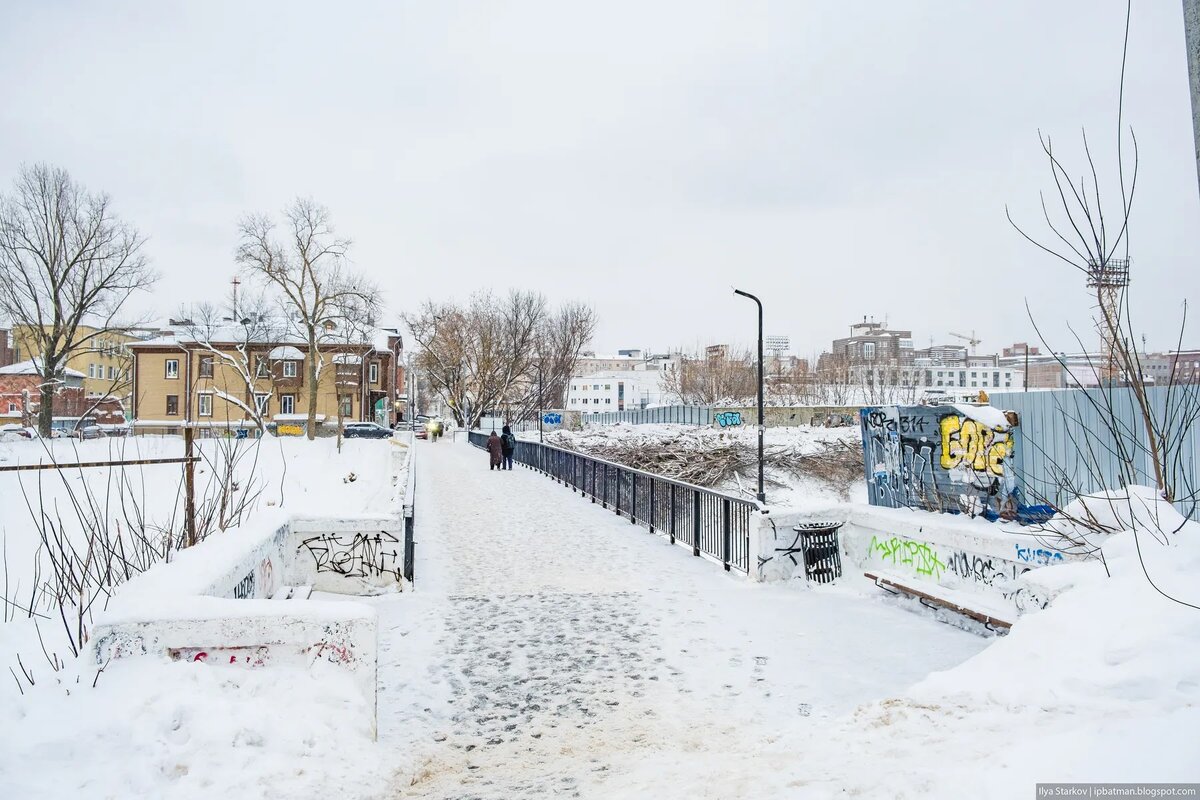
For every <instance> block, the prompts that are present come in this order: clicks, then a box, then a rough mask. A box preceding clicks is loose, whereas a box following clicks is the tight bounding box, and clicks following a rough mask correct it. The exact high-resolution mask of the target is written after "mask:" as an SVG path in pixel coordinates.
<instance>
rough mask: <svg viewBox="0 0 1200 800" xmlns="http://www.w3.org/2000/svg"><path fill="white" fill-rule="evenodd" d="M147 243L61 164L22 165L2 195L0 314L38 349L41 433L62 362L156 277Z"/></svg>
mask: <svg viewBox="0 0 1200 800" xmlns="http://www.w3.org/2000/svg"><path fill="white" fill-rule="evenodd" d="M144 243H145V239H144V238H143V237H142V236H141V234H139V233H138V231H137V230H136V229H135V228H133V227H132V226H131V225H129V224H127V223H125V222H123V221H121V220H120V218H118V217H117V216H116V215H115V214H114V213H113V211H112V209H111V207H110V201H109V198H108V196H107V195H104V194H93V193H91V192H88V191H87V190H86V189H85V188H84V187H83V186H81V185H79V184H78V183H76V182H75V181H74V180H73V179H72V178H71V176H70V175H69V174H68V173H67V171H66V170H64V169H60V168H57V167H51V166H49V165H46V164H37V165H34V166H27V167H23V168H22V169H21V171H20V173H19V174H18V175H17V179H16V181H15V182H14V186H13V192H12V194H10V195H6V196H4V197H2V198H0V316H4V317H7V318H8V319H9V320H10V321H11V322H12V323H13V324H14V325H19V326H23V328H24V329H25V330H26V331H27V332H28V336H29V341H31V342H32V343H33V345H34V346H35V347H36V349H37V352H38V355H37V357H36V358H35V359H34V360H35V363H36V365H37V369H38V372H39V374H40V375H41V378H42V382H41V386H40V394H41V403H40V406H39V409H38V431H39V432H40V433H41V435H42V436H49V435H50V423H51V420H52V419H53V417H54V394H55V391H56V389H57V388H58V387H59V386H60V384H61V382H62V379H61V376H62V372H63V369H64V368H65V366H66V362H67V360H68V359H69V358H70V357H71V356H72V355H74V354H75V353H78V352H80V351H82V350H84V349H85V348H87V347H88V346H89V344H90V343H91V342H92V340H94V339H96V338H98V337H103V336H104V335H105V334H107V333H109V332H111V331H113V330H119V329H120V328H122V327H125V326H122V325H119V324H117V322H116V317H117V315H118V314H119V313H120V312H121V309H122V307H123V306H124V305H125V303H126V301H127V300H128V299H129V297H130V296H131V295H132V294H133V293H134V292H136V291H138V290H140V289H149V288H150V287H151V286H153V284H154V282H155V281H156V280H157V278H158V276H157V275H156V274H155V272H154V271H153V270H151V269H150V267H149V263H148V261H147V259H146V256H145V255H144V254H143V252H142V250H143V245H144Z"/></svg>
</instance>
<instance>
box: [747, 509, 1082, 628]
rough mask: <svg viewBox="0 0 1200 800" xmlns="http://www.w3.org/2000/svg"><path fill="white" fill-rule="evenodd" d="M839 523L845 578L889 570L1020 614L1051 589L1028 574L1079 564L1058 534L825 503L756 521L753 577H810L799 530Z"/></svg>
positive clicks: (943, 516)
mask: <svg viewBox="0 0 1200 800" xmlns="http://www.w3.org/2000/svg"><path fill="white" fill-rule="evenodd" d="M814 520H828V521H835V522H840V523H841V524H842V525H841V528H840V530H839V545H840V548H841V554H842V570H843V574H844V575H849V574H850V573H857V574H859V575H861V574H862V573H863V572H865V571H873V572H879V571H884V572H888V573H891V574H894V575H897V576H900V577H902V578H906V579H910V580H916V581H920V582H923V583H927V584H931V585H934V586H942V587H945V588H947V589H955V590H965V591H970V592H975V593H977V594H979V595H980V596H982V597H986V598H988V599H989V600H991V601H994V602H998V603H1004V604H1007V605H1008V606H1009V607H1011V608H1012V609H1013V610H1014V611H1015V612H1017V613H1024V612H1028V611H1032V610H1037V609H1041V608H1044V607H1045V606H1046V605H1047V604H1048V603H1049V602H1050V601H1051V600H1052V599H1053V597H1052V594H1051V593H1050V592H1048V591H1047V590H1046V588H1045V587H1044V586H1043V585H1042V584H1041V583H1039V582H1038V581H1037V580H1036V576H1035V575H1029V574H1028V573H1031V572H1033V571H1034V570H1036V569H1038V568H1039V567H1044V566H1052V565H1056V564H1064V563H1067V562H1069V561H1078V560H1080V559H1081V556H1078V555H1074V554H1072V553H1071V552H1070V548H1069V547H1068V546H1067V543H1066V542H1065V541H1062V540H1061V539H1059V538H1058V537H1057V535H1056V534H1053V533H1044V534H1039V535H1037V536H1034V535H1031V534H1030V531H1029V529H1028V528H1022V527H1020V526H1018V525H1016V524H996V523H989V522H985V521H983V520H980V519H971V518H969V517H967V516H964V515H954V514H935V513H930V512H925V511H918V510H913V509H890V508H880V507H877V506H869V505H864V504H830V505H829V506H828V507H826V508H812V509H805V510H803V511H800V510H788V509H778V510H776V509H773V510H772V511H771V513H769V514H764V515H759V516H758V517H757V518H756V522H757V524H756V526H755V530H754V531H752V533H751V548H752V550H753V551H754V552H755V555H756V557H757V561H756V569H755V570H753V572H752V575H751V577H752V578H753V579H754V580H759V581H785V580H791V579H793V578H803V577H804V563H803V556H802V554H801V550H800V544H801V543H800V539H799V534H798V533H796V532H795V531H793V530H792V528H793V526H795V525H797V524H799V523H802V522H812V521H814Z"/></svg>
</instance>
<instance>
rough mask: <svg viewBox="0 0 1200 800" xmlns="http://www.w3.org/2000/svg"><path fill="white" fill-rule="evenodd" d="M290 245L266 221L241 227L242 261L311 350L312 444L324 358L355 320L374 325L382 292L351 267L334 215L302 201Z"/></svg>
mask: <svg viewBox="0 0 1200 800" xmlns="http://www.w3.org/2000/svg"><path fill="white" fill-rule="evenodd" d="M283 216H284V220H285V241H283V242H281V241H279V240H278V239H277V238H276V236H275V223H274V222H272V221H271V219H270V218H269V217H267V216H264V215H252V216H248V217H245V218H244V219H243V220H242V222H241V224H240V227H239V231H240V234H241V242H240V244H239V245H238V249H237V261H238V263H239V264H241V265H242V267H243V268H245V269H246V270H248V271H249V272H250V273H251V274H252V275H254V276H256V277H257V278H258V279H259V280H260V281H262V282H263V283H264V284H265V285H266V286H268V287H269V288H271V289H273V290H274V291H275V292H276V293H277V294H278V295H279V302H280V305H281V307H282V314H281V317H282V319H283V321H284V323H285V325H286V326H287V327H288V328H290V329H291V332H292V333H294V334H295V335H297V336H298V337H299V338H300V339H301V340H302V341H303V342H304V344H305V346H306V347H307V350H308V353H307V357H306V358H305V362H304V368H305V372H306V382H307V389H308V425H307V430H308V438H309V439H313V438H315V437H316V434H317V430H316V428H317V398H318V396H319V393H318V389H319V381H320V379H321V377H322V374H323V372H324V367H325V364H326V358H325V356H326V355H327V354H328V353H329V350H330V348H331V347H332V346H335V342H334V339H335V336H334V334H333V332H334V331H336V330H337V329H338V327H339V326H340V325H344V324H346V322H347V320H348V319H349V318H350V317H352V316H353V315H355V314H359V313H364V310H365V313H366V314H367V315H368V316H370V318H372V319H374V318H375V317H376V316H377V314H378V311H379V308H380V306H381V299H380V294H379V289H378V288H377V287H376V286H375V285H374V284H373V283H371V282H369V281H367V280H366V279H365V278H363V277H362V276H360V275H356V274H354V273H353V272H351V271H350V270H349V269H348V268H347V267H346V252H347V250H348V249H349V247H350V241H349V240H348V239H342V238H339V237H338V236H337V235H336V234H335V232H334V228H333V224H332V223H331V222H330V215H329V209H327V208H325V207H324V206H322V205H320V204H318V203H316V202H314V201H313V200H311V199H305V198H301V199H298V200H296V201H295V202H294V203H292V205H290V206H288V207H287V208H286V209H285V210H284V212H283Z"/></svg>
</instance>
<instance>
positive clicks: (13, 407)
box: [8, 400, 17, 414]
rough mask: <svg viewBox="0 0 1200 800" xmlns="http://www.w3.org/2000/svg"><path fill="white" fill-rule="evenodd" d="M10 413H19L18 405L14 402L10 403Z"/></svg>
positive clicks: (10, 401)
mask: <svg viewBox="0 0 1200 800" xmlns="http://www.w3.org/2000/svg"><path fill="white" fill-rule="evenodd" d="M8 413H10V414H15V413H17V404H16V403H14V402H13V401H12V400H9V401H8Z"/></svg>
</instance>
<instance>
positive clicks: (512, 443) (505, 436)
mask: <svg viewBox="0 0 1200 800" xmlns="http://www.w3.org/2000/svg"><path fill="white" fill-rule="evenodd" d="M500 448H501V451H502V454H503V456H504V460H503V465H502V466H501V469H507V470H512V458H513V451H514V450H516V449H517V437H516V436H513V432H512V428H510V427H508V426H507V425H505V426H504V432H503V433H502V434H501V435H500Z"/></svg>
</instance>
